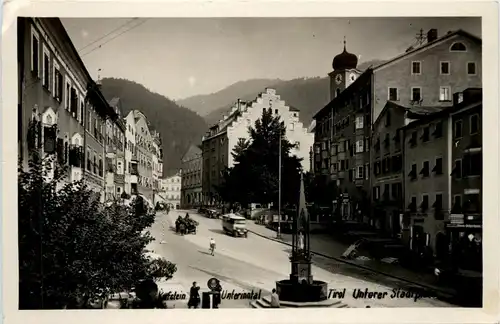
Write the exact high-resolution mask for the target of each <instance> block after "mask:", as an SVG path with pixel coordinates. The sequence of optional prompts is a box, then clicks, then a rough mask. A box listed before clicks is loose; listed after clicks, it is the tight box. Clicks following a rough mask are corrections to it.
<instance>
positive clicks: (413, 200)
mask: <svg viewBox="0 0 500 324" xmlns="http://www.w3.org/2000/svg"><path fill="white" fill-rule="evenodd" d="M448 116H449V111H448V110H447V109H445V110H440V111H438V112H434V113H432V112H430V113H428V114H425V113H423V112H420V113H417V112H407V113H406V115H405V118H406V123H407V126H405V127H404V128H403V141H404V142H403V143H404V144H403V152H404V174H403V175H402V176H403V183H404V196H405V199H404V201H405V211H406V215H405V216H404V217H403V220H402V227H403V228H402V229H403V231H404V232H403V242H405V243H407V244H408V245H409V247H410V249H412V250H415V251H423V250H424V249H428V248H431V249H432V250H434V249H435V246H436V244H435V243H436V240H435V239H436V234H437V233H439V232H442V231H444V225H445V219H446V213H447V211H449V209H450V205H449V174H450V172H451V170H450V169H449V163H447V161H449V160H450V156H449V154H450V152H449V143H450V138H449V134H448V132H447V129H448V127H449V118H448Z"/></svg>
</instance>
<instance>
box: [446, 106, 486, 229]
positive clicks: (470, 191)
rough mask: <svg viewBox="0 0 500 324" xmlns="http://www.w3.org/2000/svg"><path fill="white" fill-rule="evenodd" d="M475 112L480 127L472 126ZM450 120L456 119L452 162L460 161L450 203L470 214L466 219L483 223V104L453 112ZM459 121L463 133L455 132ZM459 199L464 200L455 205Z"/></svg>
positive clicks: (452, 184) (463, 213)
mask: <svg viewBox="0 0 500 324" xmlns="http://www.w3.org/2000/svg"><path fill="white" fill-rule="evenodd" d="M472 116H477V123H476V125H477V128H476V129H477V131H474V128H471V117H472ZM451 121H452V123H453V127H452V136H453V145H452V157H451V165H452V168H453V169H455V168H456V162H457V161H459V162H460V164H461V170H460V171H461V172H460V174H458V172H454V174H453V176H452V178H451V207H452V209H453V208H454V207H457V208H456V209H455V210H453V211H452V213H453V214H456V215H462V216H463V215H465V214H467V215H468V216H469V217H468V219H465V220H464V223H467V222H469V223H472V224H474V225H476V226H477V225H480V224H482V196H483V190H482V175H483V169H482V159H483V152H482V134H483V131H482V127H481V125H482V105H477V106H475V107H473V108H470V109H467V110H464V111H458V112H457V113H456V114H454V115H452V117H451ZM458 123H461V125H462V126H461V136H457V133H456V132H455V129H456V128H457V124H458ZM457 197H458V198H457ZM457 199H459V202H460V203H461V204H459V205H458V206H455V202H456V200H457ZM468 201H470V202H471V204H470V206H469V207H467V205H468V203H467V202H468ZM460 207H461V208H460ZM477 228H481V227H479V226H478V227H477ZM472 231H474V229H472ZM476 231H477V229H476Z"/></svg>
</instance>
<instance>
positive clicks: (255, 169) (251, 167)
mask: <svg viewBox="0 0 500 324" xmlns="http://www.w3.org/2000/svg"><path fill="white" fill-rule="evenodd" d="M285 130H286V129H285V125H284V123H283V122H282V121H281V120H280V117H279V116H273V114H272V112H271V111H270V110H266V111H263V113H262V117H261V118H260V119H259V120H257V121H256V122H255V125H254V127H249V129H248V131H249V135H250V138H249V140H248V141H245V140H243V139H240V140H239V142H238V144H237V145H236V146H235V148H234V150H233V152H232V154H233V158H234V167H232V168H230V169H227V170H226V172H225V173H224V175H223V181H222V185H221V186H219V187H218V191H219V195H220V196H221V197H222V198H223V200H224V201H226V202H230V203H235V202H238V203H240V204H241V205H243V206H245V205H248V204H249V203H262V204H266V203H271V202H272V203H274V204H275V205H277V203H278V191H279V182H278V173H279V163H278V161H279V145H280V137H281V166H282V173H281V175H282V177H281V179H282V181H281V189H282V190H281V193H282V204H287V203H291V204H294V203H296V201H297V199H298V191H299V184H300V172H301V171H302V167H301V164H300V162H301V160H300V159H299V158H297V157H296V156H292V155H291V154H290V151H291V149H292V148H293V147H294V145H293V144H291V143H290V142H289V141H288V140H287V139H286V137H285Z"/></svg>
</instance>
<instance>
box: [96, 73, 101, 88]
mask: <svg viewBox="0 0 500 324" xmlns="http://www.w3.org/2000/svg"><path fill="white" fill-rule="evenodd" d="M96 84H97V87H98V88H99V89H101V88H102V82H101V69H98V70H97V81H96Z"/></svg>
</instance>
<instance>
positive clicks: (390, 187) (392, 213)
mask: <svg viewBox="0 0 500 324" xmlns="http://www.w3.org/2000/svg"><path fill="white" fill-rule="evenodd" d="M409 113H411V111H409ZM406 114H407V110H406V109H405V108H404V107H401V106H399V105H398V104H396V103H394V102H392V101H388V102H387V104H386V105H385V107H384V109H383V110H382V111H381V113H380V114H379V116H378V117H377V119H376V120H375V123H374V124H373V134H372V140H373V143H374V145H373V148H372V151H371V154H372V164H371V168H370V171H371V175H370V176H371V187H372V195H371V197H372V200H373V214H372V215H373V218H372V219H371V220H370V221H371V224H372V225H373V226H374V227H376V228H379V229H382V230H385V231H386V232H389V233H391V234H392V235H394V236H398V235H399V234H400V233H401V229H402V226H401V223H402V216H401V215H402V213H403V211H404V210H405V206H404V199H403V161H404V160H403V134H402V130H401V125H404V124H405V118H406Z"/></svg>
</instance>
